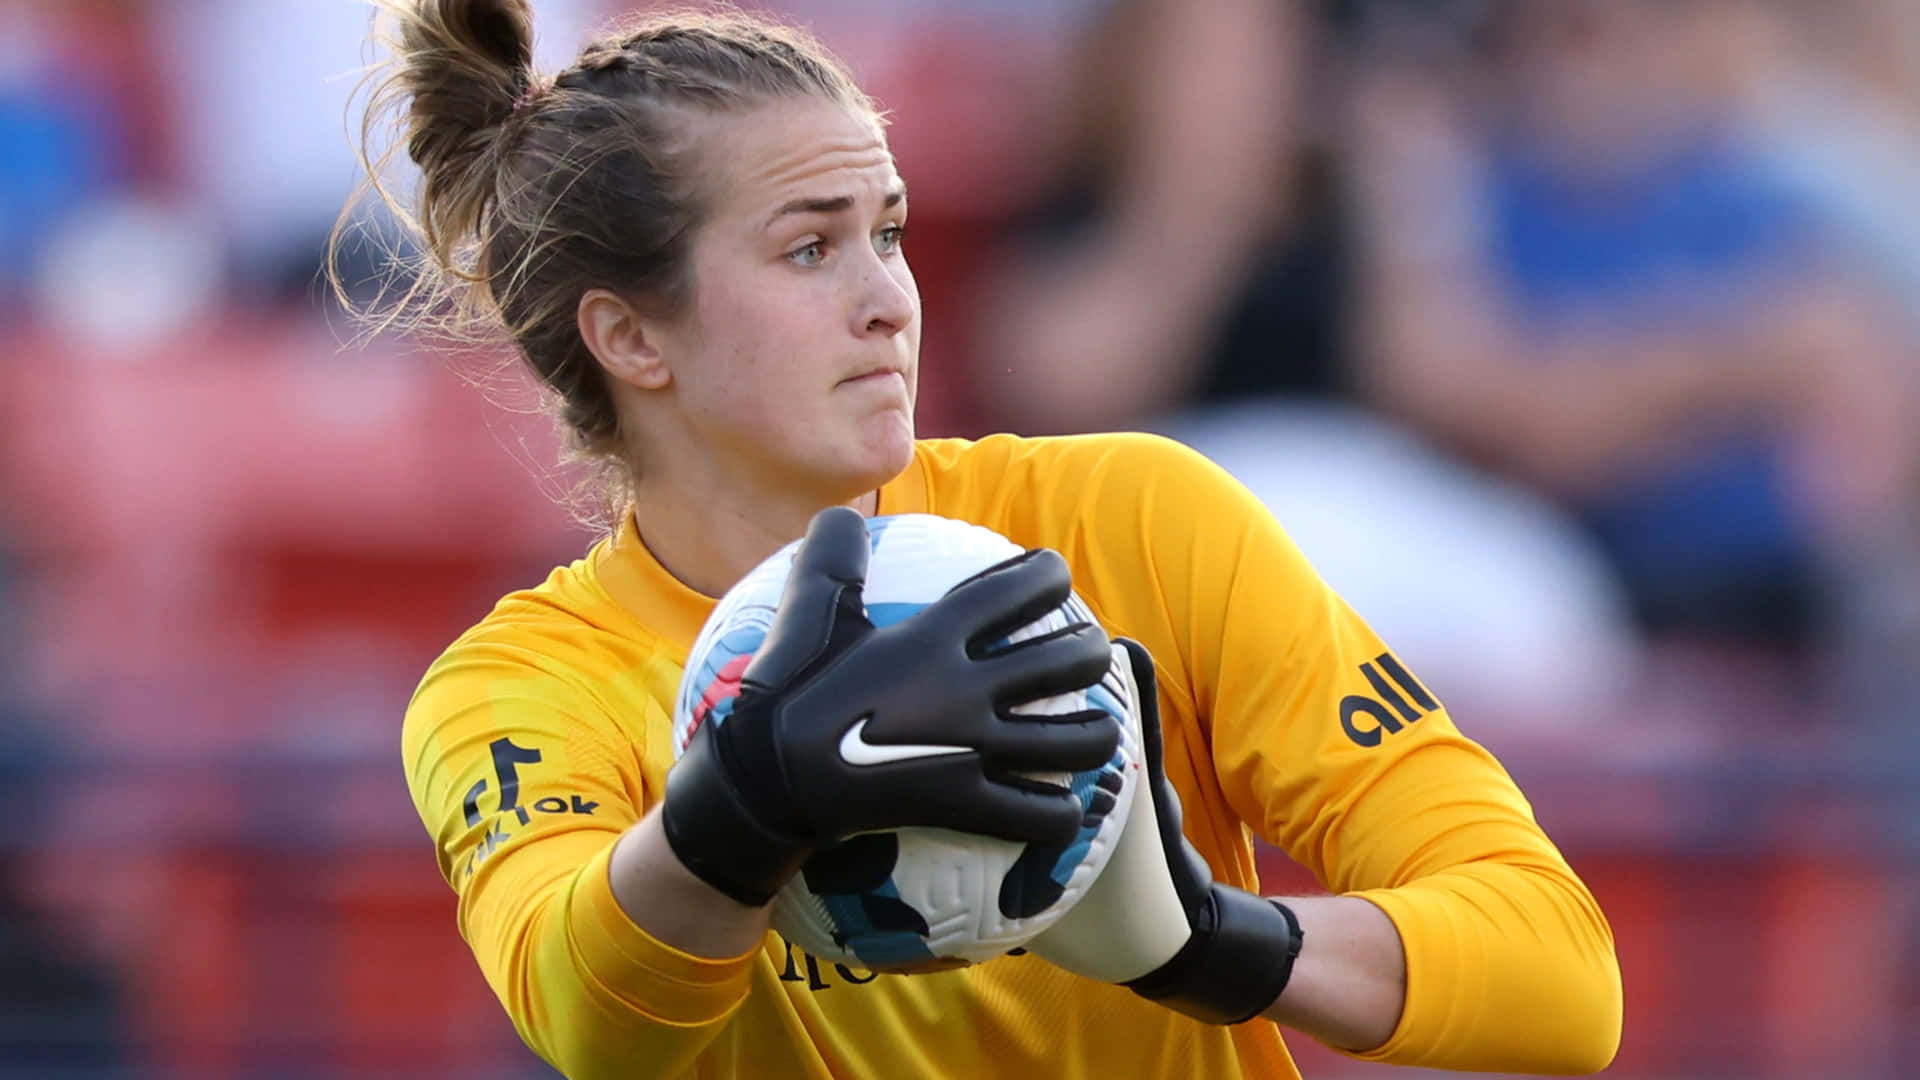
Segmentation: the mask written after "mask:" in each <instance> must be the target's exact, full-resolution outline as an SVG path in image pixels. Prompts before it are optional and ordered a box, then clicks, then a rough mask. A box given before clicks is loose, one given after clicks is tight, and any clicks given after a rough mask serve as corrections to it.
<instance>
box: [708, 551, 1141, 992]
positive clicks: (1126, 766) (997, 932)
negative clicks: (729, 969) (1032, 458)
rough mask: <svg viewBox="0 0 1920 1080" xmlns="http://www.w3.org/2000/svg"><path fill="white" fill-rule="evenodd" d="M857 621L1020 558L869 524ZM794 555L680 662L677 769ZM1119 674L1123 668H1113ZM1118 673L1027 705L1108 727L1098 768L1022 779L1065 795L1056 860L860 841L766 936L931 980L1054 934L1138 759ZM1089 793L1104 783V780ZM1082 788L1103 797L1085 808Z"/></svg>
mask: <svg viewBox="0 0 1920 1080" xmlns="http://www.w3.org/2000/svg"><path fill="white" fill-rule="evenodd" d="M867 534H868V536H869V538H870V539H871V541H872V544H873V554H872V557H871V561H870V563H869V564H868V568H867V586H866V593H865V599H866V607H867V616H868V618H869V619H871V620H872V621H873V623H874V625H876V626H886V625H889V624H891V623H896V622H899V621H901V620H903V619H906V618H908V617H910V616H912V615H913V614H914V613H915V612H917V611H919V610H920V609H921V608H922V607H925V606H926V605H927V604H930V603H932V602H933V601H935V600H937V599H939V598H940V597H941V596H943V595H944V594H945V593H946V592H947V591H948V590H949V589H951V588H952V587H953V586H955V585H957V584H959V583H960V582H962V581H964V580H966V579H967V578H969V577H972V576H973V575H974V574H976V573H978V572H980V571H981V570H984V569H986V568H988V567H990V566H993V565H994V564H996V563H999V562H1002V561H1004V560H1006V559H1009V558H1012V557H1013V556H1015V555H1018V554H1020V552H1021V550H1022V549H1021V548H1020V547H1019V546H1018V545H1017V544H1015V543H1013V542H1012V541H1011V540H1008V539H1007V538H1005V537H1003V536H1001V535H1000V534H998V533H996V532H994V531H992V530H991V529H987V528H983V527H981V526H978V525H972V524H968V523H966V522H962V521H955V520H952V519H950V518H943V517H936V516H934V515H931V514H899V515H894V516H890V517H875V518H869V519H868V521H867ZM798 549H799V543H798V542H797V541H796V542H795V543H792V544H789V545H787V546H786V547H785V548H782V549H781V550H780V551H778V552H776V553H775V554H774V555H773V556H771V557H770V558H768V559H767V560H766V561H765V562H763V563H761V564H760V565H759V566H758V567H756V568H755V569H754V570H753V572H752V573H750V574H748V575H747V576H746V577H745V578H742V579H741V581H740V583H739V584H737V585H735V586H734V587H733V588H732V589H730V590H729V591H728V592H727V594H726V595H725V596H723V597H721V599H720V602H719V603H718V604H717V605H716V606H715V607H714V610H713V614H712V615H711V616H710V617H709V618H708V619H707V623H706V626H705V627H704V628H703V629H702V630H701V632H700V636H699V638H698V640H696V641H695V642H694V645H693V650H692V652H691V653H690V654H689V655H688V657H687V666H686V672H685V674H684V675H683V676H682V678H681V682H680V698H679V702H678V705H677V707H676V708H675V710H674V717H673V748H674V755H675V757H676V758H677V757H678V756H679V755H680V754H681V753H682V752H683V751H684V750H685V749H686V747H687V744H688V742H689V741H690V740H691V738H692V735H693V732H694V731H695V730H697V728H698V727H699V725H701V724H714V725H719V724H723V723H725V722H726V718H727V716H728V714H729V713H730V712H731V711H732V704H733V699H734V697H735V696H737V695H738V694H739V692H740V676H741V672H742V671H744V670H745V668H746V666H747V662H748V661H749V660H751V659H752V657H753V654H754V652H755V651H756V650H758V649H759V647H760V644H761V643H762V642H763V641H764V640H765V639H766V635H767V630H768V628H769V627H770V626H771V625H772V622H773V612H774V608H775V607H776V605H778V604H779V602H780V595H781V591H782V589H783V588H784V587H785V585H786V580H787V572H788V570H789V569H790V568H791V567H792V565H793V557H794V553H795V552H796V551H797V550H798ZM1082 621H1084V622H1092V621H1094V619H1093V614H1092V612H1091V611H1089V610H1088V608H1087V606H1086V604H1085V603H1084V602H1082V601H1081V600H1080V598H1079V597H1078V596H1077V595H1076V596H1072V597H1070V598H1069V599H1068V600H1067V602H1066V603H1065V604H1062V605H1061V606H1060V607H1059V608H1056V609H1055V610H1053V611H1051V612H1048V613H1047V614H1046V615H1044V616H1042V617H1041V618H1039V619H1037V620H1035V621H1034V622H1032V623H1029V624H1028V625H1027V626H1025V627H1022V628H1021V629H1020V630H1018V631H1015V632H1014V633H1012V634H1010V635H1008V641H1009V642H1015V641H1021V640H1024V639H1026V638H1029V637H1032V636H1034V635H1037V634H1045V633H1049V632H1052V631H1054V630H1058V629H1060V628H1062V627H1064V626H1066V625H1068V624H1069V623H1071V622H1082ZM1120 662H1121V663H1124V662H1125V661H1124V660H1122V661H1120ZM1121 685H1122V683H1121V676H1120V675H1119V673H1118V672H1114V673H1111V674H1109V675H1108V677H1107V678H1106V679H1104V680H1103V681H1102V682H1101V683H1100V684H1099V685H1096V686H1092V687H1089V688H1088V689H1087V690H1085V691H1082V692H1078V693H1073V694H1062V695H1059V696H1057V697H1052V698H1047V699H1044V700H1042V701H1038V702H1034V703H1033V704H1032V705H1030V706H1026V707H1025V709H1024V711H1029V712H1048V713H1064V712H1075V711H1079V710H1082V709H1087V708H1100V709H1105V710H1107V711H1108V712H1111V713H1112V714H1113V715H1114V716H1115V718H1116V719H1118V720H1119V721H1120V728H1121V731H1122V736H1121V743H1120V747H1119V749H1117V750H1116V751H1115V752H1114V755H1113V757H1112V759H1110V760H1109V761H1108V762H1107V763H1106V764H1105V765H1103V766H1101V767H1100V768H1098V769H1090V770H1088V771H1086V772H1082V773H1074V774H1069V773H1064V772H1063V773H1053V774H1034V775H1036V776H1041V777H1042V778H1044V779H1047V780H1049V781H1050V782H1053V783H1057V784H1061V785H1063V786H1066V787H1069V788H1070V789H1071V790H1072V791H1073V793H1074V794H1075V795H1076V796H1077V797H1078V798H1079V800H1080V804H1081V806H1082V807H1083V808H1084V809H1086V810H1087V813H1086V816H1085V818H1083V820H1082V823H1081V828H1080V833H1079V835H1078V836H1077V837H1076V838H1075V839H1074V841H1073V843H1072V844H1070V845H1069V846H1068V847H1067V848H1066V849H1064V850H1059V849H1042V848H1039V847H1037V846H1034V845H1027V844H1020V843H1014V842H1010V841H1006V840H999V839H995V838H992V837H985V836H976V835H972V834H968V833H960V832H954V831H951V830H947V829H930V828H905V829H889V830H884V831H881V832H875V833H864V834H861V835H858V836H854V837H850V838H848V839H847V840H846V841H844V842H843V843H840V844H836V845H833V846H832V847H829V848H825V849H822V850H821V851H819V852H816V853H815V854H814V856H813V857H812V858H811V859H810V860H809V861H808V862H807V865H806V867H805V869H803V870H802V872H801V873H799V874H796V875H795V876H794V878H793V880H791V881H790V882H788V883H787V885H786V886H785V887H784V888H783V889H782V890H781V891H780V892H779V894H778V895H776V896H775V897H774V900H773V910H772V921H773V928H774V929H775V930H777V931H779V932H780V934H781V936H783V937H785V938H786V939H787V940H788V941H789V942H791V943H793V944H794V945H797V946H799V947H800V948H801V949H803V950H805V951H806V952H808V953H810V954H812V955H813V956H816V957H818V958H820V959H822V960H829V961H836V962H839V963H844V964H848V965H852V966H856V967H863V968H866V969H868V970H872V971H893V972H907V971H932V970H939V969H942V968H949V967H959V966H964V965H966V964H972V963H979V962H981V961H985V960H989V959H992V958H993V957H996V956H1000V955H1002V954H1004V953H1006V952H1007V951H1008V950H1010V949H1014V948H1017V947H1019V946H1021V945H1023V944H1025V943H1026V942H1027V941H1029V940H1031V939H1032V938H1033V937H1034V936H1035V935H1037V934H1039V933H1040V932H1041V931H1043V930H1046V929H1047V928H1048V927H1050V926H1052V925H1053V924H1054V923H1055V922H1057V921H1058V920H1059V919H1060V917H1061V916H1062V915H1064V914H1066V912H1067V911H1068V909H1070V908H1071V907H1072V906H1073V905H1074V903H1075V902H1077V901H1078V900H1079V899H1080V897H1081V896H1083V895H1085V893H1086V891H1087V889H1088V887H1089V886H1091V885H1092V884H1093V881H1094V879H1095V878H1097V877H1099V875H1100V871H1101V870H1102V869H1103V868H1104V867H1105V866H1106V864H1107V859H1108V857H1109V856H1111V855H1112V853H1113V848H1114V845H1115V844H1116V843H1117V842H1118V841H1119V838H1120V832H1121V830H1122V829H1123V828H1125V827H1126V823H1127V814H1128V811H1129V810H1130V809H1131V808H1132V806H1133V798H1134V792H1135V790H1136V788H1137V785H1138V774H1139V771H1140V770H1139V769H1138V768H1137V763H1138V762H1140V761H1141V760H1142V758H1141V748H1140V745H1139V742H1138V739H1137V736H1136V735H1135V734H1134V725H1133V724H1131V723H1130V721H1129V717H1128V716H1127V712H1126V710H1127V709H1128V708H1130V705H1129V703H1128V702H1127V700H1126V698H1125V696H1124V691H1123V690H1121ZM1103 781H1104V782H1103ZM1097 787H1104V788H1106V789H1107V790H1108V791H1110V792H1112V793H1113V799H1112V801H1111V804H1108V803H1107V800H1105V799H1095V798H1094V797H1093V796H1094V793H1095V790H1096V788H1097Z"/></svg>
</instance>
